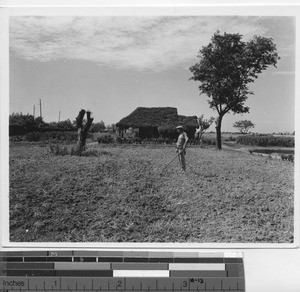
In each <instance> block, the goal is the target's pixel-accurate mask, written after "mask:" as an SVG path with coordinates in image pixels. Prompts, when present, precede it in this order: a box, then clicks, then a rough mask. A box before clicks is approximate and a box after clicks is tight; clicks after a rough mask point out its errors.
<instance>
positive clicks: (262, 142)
mask: <svg viewBox="0 0 300 292" xmlns="http://www.w3.org/2000/svg"><path fill="white" fill-rule="evenodd" d="M236 141H237V143H239V144H244V145H251V146H262V147H273V146H277V147H294V146H295V140H294V137H275V136H273V135H245V136H239V137H238V138H237V140H236Z"/></svg>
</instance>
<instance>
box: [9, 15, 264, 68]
mask: <svg viewBox="0 0 300 292" xmlns="http://www.w3.org/2000/svg"><path fill="white" fill-rule="evenodd" d="M217 30H220V31H221V32H224V31H226V32H227V33H237V32H238V33H240V34H242V35H244V37H245V39H249V38H252V37H253V35H255V34H259V35H264V34H265V33H266V31H267V29H266V28H265V27H264V26H262V25H261V24H260V21H259V18H258V17H239V16H234V17H226V16H224V17H217V16H215V17H211V16H191V17H183V16H182V17H175V16H174V17H163V16H159V17H146V16H145V17H137V16H135V17H127V16H115V17H113V16H110V17H107V16H103V17H102V16H101V17H92V16H90V17H67V16H66V17H61V16H57V17H41V16H39V17H37V16H15V17H11V19H10V52H11V54H14V55H17V56H19V57H21V58H23V59H26V60H35V61H39V62H49V61H53V60H60V59H63V60H87V61H91V62H96V63H97V64H99V65H105V66H115V67H118V68H121V69H122V68H132V69H136V70H143V69H151V70H164V69H168V68H174V67H187V66H189V65H191V64H193V63H194V62H196V61H197V58H196V56H197V53H198V51H199V50H200V49H201V47H202V46H204V45H206V44H207V43H208V42H209V40H210V38H211V36H212V34H213V33H214V32H216V31H217Z"/></svg>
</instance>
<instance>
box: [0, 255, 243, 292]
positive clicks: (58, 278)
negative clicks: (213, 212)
mask: <svg viewBox="0 0 300 292" xmlns="http://www.w3.org/2000/svg"><path fill="white" fill-rule="evenodd" d="M0 290H1V292H13V291H16V290H18V291H20V292H29V291H36V292H37V291H39V292H48V291H77V292H80V291H87V292H89V291H95V290H96V291H105V292H106V291H157V292H160V291H161V292H163V291H202V292H203V291H211V292H212V291H214V292H221V291H222V292H224V291H236V292H242V291H245V277H244V262H243V254H242V253H231V252H230V253H229V252H224V253H223V252H209V253H208V252H206V253H205V252H144V251H93V250H91V251H79V250H75V251H63V250H60V251H18V252H0Z"/></svg>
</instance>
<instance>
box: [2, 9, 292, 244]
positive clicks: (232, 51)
mask: <svg viewBox="0 0 300 292" xmlns="http://www.w3.org/2000/svg"><path fill="white" fill-rule="evenodd" d="M146 12H147V11H146V10H145V9H144V10H143V13H132V15H130V14H128V13H124V14H122V13H119V14H113V13H112V14H111V15H107V13H103V14H100V13H98V14H97V13H96V12H95V13H91V12H89V13H88V14H87V13H86V14H82V15H81V14H78V15H75V14H73V15H71V14H70V13H66V14H65V15H63V14H62V13H58V14H57V15H54V14H53V13H51V14H49V15H47V14H39V13H32V14H30V13H28V14H27V15H22V14H20V15H17V14H16V15H10V16H9V20H8V26H9V30H8V31H9V33H8V49H9V52H8V53H9V56H8V58H9V59H8V62H9V68H8V70H7V74H8V78H9V84H8V87H9V100H8V103H9V114H7V116H8V115H9V195H8V197H9V199H8V201H9V211H8V213H9V219H8V221H9V241H10V242H11V243H28V242H29V243H47V242H48V243H49V242H55V243H133V244H134V243H149V244H151V243H178V244H210V243H218V244H228V243H232V244H236V243H237V244H249V243H252V244H293V243H294V242H295V236H294V223H295V222H294V216H295V214H294V213H295V211H294V210H295V208H294V202H295V191H294V188H295V179H294V172H295V166H294V164H295V162H294V156H295V149H296V148H295V95H296V94H295V87H296V81H295V72H296V17H295V16H288V15H282V16H280V15H276V16H275V15H274V16H273V15H266V16H262V15H260V14H258V15H254V14H253V13H252V14H249V15H238V14H235V13H232V15H221V14H218V13H217V12H218V10H217V9H216V13H215V15H210V14H209V15H208V14H207V15H206V14H203V15H202V14H200V13H199V14H198V15H195V13H193V14H190V15H188V14H187V13H182V15H180V13H176V14H175V13H174V15H170V13H165V14H164V13H163V10H162V11H161V13H157V14H156V15H154V14H153V13H146ZM24 14H25V13H24Z"/></svg>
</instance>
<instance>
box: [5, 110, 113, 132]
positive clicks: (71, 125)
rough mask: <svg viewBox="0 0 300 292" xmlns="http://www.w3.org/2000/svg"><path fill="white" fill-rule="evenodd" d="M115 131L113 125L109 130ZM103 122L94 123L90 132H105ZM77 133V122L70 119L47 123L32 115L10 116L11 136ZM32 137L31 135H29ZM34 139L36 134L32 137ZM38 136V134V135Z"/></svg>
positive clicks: (16, 114) (14, 114) (19, 114)
mask: <svg viewBox="0 0 300 292" xmlns="http://www.w3.org/2000/svg"><path fill="white" fill-rule="evenodd" d="M109 127H110V128H112V129H113V130H115V125H114V124H112V125H110V126H108V128H109ZM105 129H106V127H105V124H104V122H103V121H101V122H99V123H93V124H92V126H91V128H90V132H91V133H94V132H99V131H103V130H105ZM69 131H76V121H75V120H74V121H73V122H71V121H70V120H69V119H68V120H65V121H60V122H51V123H46V122H44V121H43V119H42V118H41V117H37V118H35V117H34V116H33V115H30V114H26V115H24V114H22V113H13V114H11V115H10V116H9V136H16V135H26V134H28V133H34V132H39V133H45V132H69ZM29 136H30V135H29ZM31 136H32V137H33V136H34V134H32V135H31ZM36 136H38V134H36Z"/></svg>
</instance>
